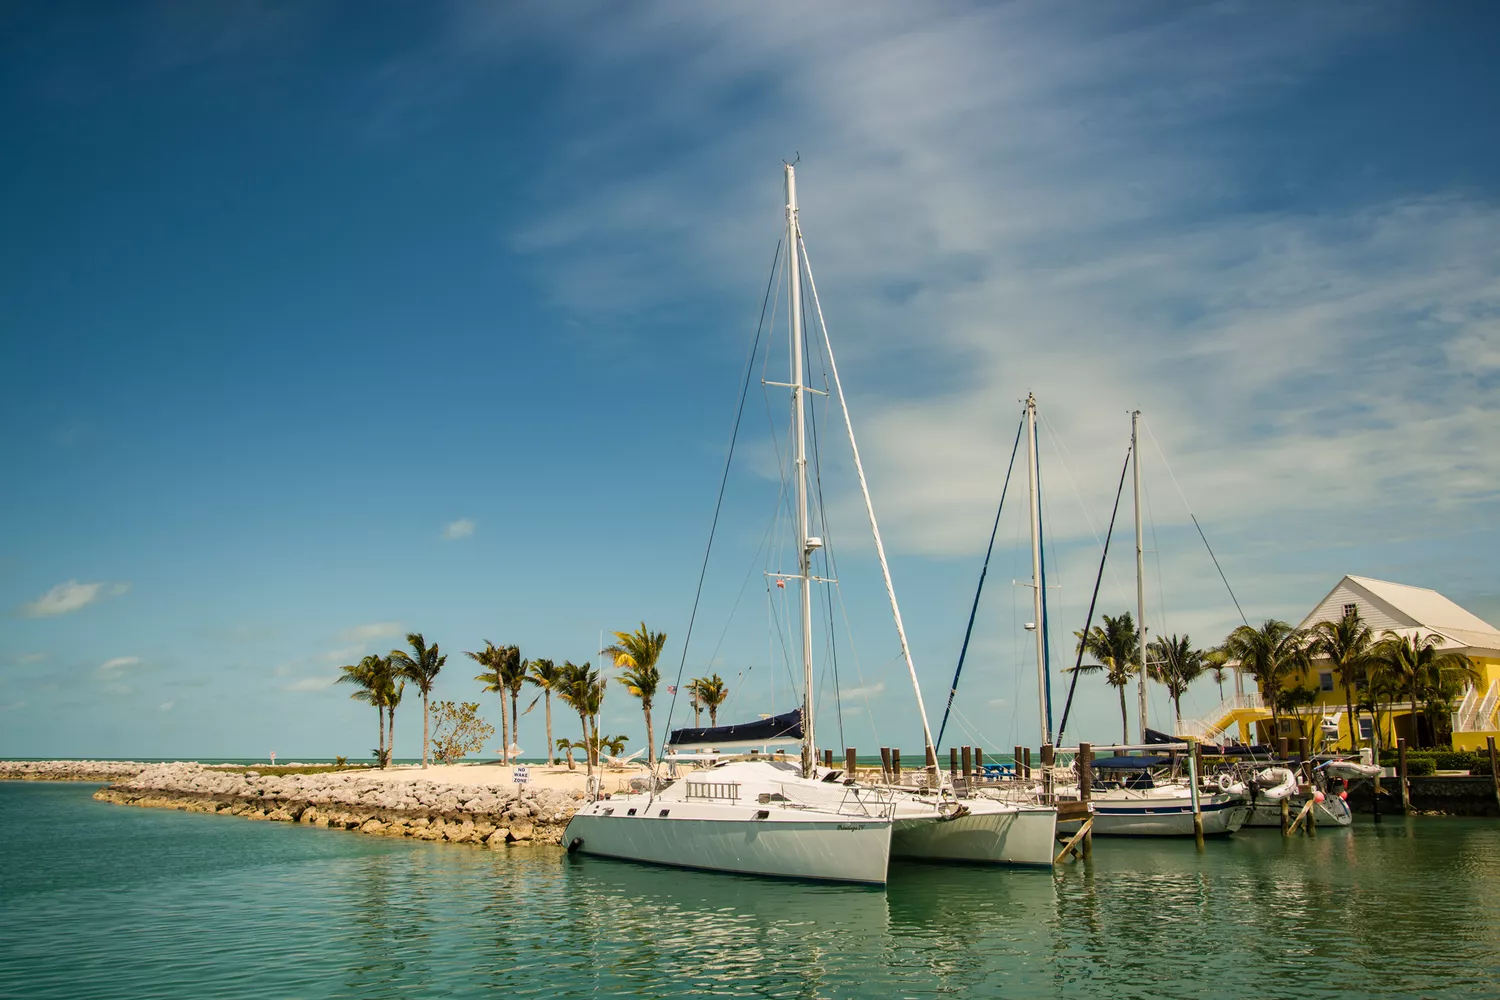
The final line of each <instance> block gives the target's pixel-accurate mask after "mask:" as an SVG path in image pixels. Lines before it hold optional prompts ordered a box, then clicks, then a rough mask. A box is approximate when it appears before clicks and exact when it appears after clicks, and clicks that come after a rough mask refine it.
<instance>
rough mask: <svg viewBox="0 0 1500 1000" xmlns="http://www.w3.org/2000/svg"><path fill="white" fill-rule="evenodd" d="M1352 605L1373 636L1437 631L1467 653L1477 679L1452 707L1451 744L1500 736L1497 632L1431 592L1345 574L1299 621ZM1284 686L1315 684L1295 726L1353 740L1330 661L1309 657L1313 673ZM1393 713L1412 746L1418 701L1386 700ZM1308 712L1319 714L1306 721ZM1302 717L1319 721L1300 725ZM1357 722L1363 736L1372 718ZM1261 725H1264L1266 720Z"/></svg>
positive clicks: (1337, 614)
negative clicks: (1313, 698) (1310, 702)
mask: <svg viewBox="0 0 1500 1000" xmlns="http://www.w3.org/2000/svg"><path fill="white" fill-rule="evenodd" d="M1350 610H1357V611H1358V612H1359V616H1360V617H1361V618H1362V619H1364V621H1365V622H1366V624H1368V625H1369V626H1370V628H1371V629H1372V630H1373V631H1374V633H1375V636H1376V638H1379V637H1380V636H1381V634H1383V633H1384V632H1385V631H1386V630H1387V629H1389V630H1391V631H1393V632H1396V633H1398V634H1401V635H1408V636H1413V637H1416V636H1425V635H1427V634H1429V633H1436V634H1437V635H1438V636H1440V637H1441V642H1440V643H1439V645H1440V648H1442V649H1444V650H1449V651H1452V652H1456V653H1463V654H1464V655H1466V656H1468V657H1469V658H1470V659H1471V660H1472V661H1473V662H1474V666H1475V668H1476V669H1477V670H1478V671H1479V676H1480V681H1479V683H1478V684H1477V685H1473V686H1471V687H1469V688H1468V690H1467V691H1465V693H1464V696H1463V699H1462V700H1461V701H1460V703H1459V705H1458V709H1457V711H1455V712H1454V713H1453V748H1454V749H1455V750H1474V749H1478V748H1480V747H1483V746H1484V745H1485V737H1487V736H1495V737H1497V738H1500V724H1497V722H1496V718H1495V714H1496V708H1497V707H1500V706H1497V700H1500V630H1497V629H1496V628H1495V627H1494V626H1493V625H1491V624H1489V623H1488V622H1486V621H1484V620H1483V619H1481V618H1478V617H1476V616H1475V615H1473V614H1471V613H1469V612H1468V611H1465V610H1464V609H1463V608H1461V607H1459V606H1458V605H1457V604H1454V603H1453V602H1452V601H1450V600H1448V598H1446V597H1444V596H1443V595H1442V594H1439V593H1438V592H1437V591H1435V590H1428V589H1427V588H1425V587H1411V586H1407V585H1406V584H1403V583H1390V582H1389V581H1386V580H1372V579H1370V578H1368V577H1363V576H1346V577H1344V578H1343V579H1342V580H1340V581H1339V583H1338V586H1336V587H1334V588H1333V590H1331V591H1329V593H1328V596H1327V597H1325V598H1323V600H1321V601H1320V602H1318V606H1317V607H1315V608H1313V610H1312V613H1311V614H1309V615H1308V616H1307V617H1306V618H1304V619H1302V622H1301V624H1300V625H1299V626H1298V627H1299V628H1304V629H1307V628H1312V627H1313V626H1314V625H1316V624H1317V623H1318V622H1325V621H1338V620H1340V619H1341V618H1343V617H1344V615H1346V614H1348V613H1349V611H1350ZM1288 686H1289V687H1304V688H1305V687H1312V688H1315V689H1316V690H1317V692H1318V694H1317V700H1316V701H1315V702H1314V703H1313V705H1312V706H1311V707H1309V708H1306V709H1302V710H1300V711H1299V714H1300V715H1302V716H1303V717H1304V718H1303V719H1299V720H1298V722H1297V723H1293V725H1294V726H1298V728H1307V729H1309V730H1311V731H1312V732H1313V733H1321V735H1322V736H1324V737H1333V736H1334V734H1335V732H1336V733H1337V737H1336V742H1337V744H1338V745H1340V746H1345V747H1347V746H1352V745H1353V744H1352V743H1351V741H1350V736H1351V733H1350V720H1348V719H1347V718H1346V717H1345V716H1346V715H1347V711H1346V709H1345V707H1344V706H1345V700H1344V689H1343V687H1342V686H1341V685H1339V683H1338V679H1337V678H1336V677H1335V676H1334V673H1333V670H1332V669H1331V667H1329V666H1328V665H1327V664H1326V663H1319V662H1317V661H1314V664H1313V667H1312V669H1311V670H1310V671H1307V672H1305V673H1302V674H1300V675H1298V676H1295V677H1293V678H1291V679H1290V681H1289V682H1288ZM1354 701H1355V704H1356V705H1358V703H1359V692H1355V697H1354ZM1391 714H1392V716H1393V721H1394V724H1395V730H1396V735H1397V736H1399V737H1405V738H1406V740H1407V742H1409V743H1411V744H1413V745H1415V744H1416V742H1417V738H1416V737H1417V726H1418V721H1419V720H1418V716H1420V714H1421V707H1420V706H1414V705H1412V704H1411V702H1409V701H1407V702H1396V703H1395V704H1394V705H1393V706H1391ZM1308 715H1315V716H1317V718H1316V720H1310V719H1306V717H1307V716H1308ZM1304 720H1305V721H1309V722H1313V721H1315V723H1316V724H1315V725H1311V726H1302V725H1300V724H1301V723H1302V722H1303V721H1304ZM1357 724H1358V726H1359V738H1360V739H1361V740H1364V741H1368V740H1369V739H1370V736H1371V732H1370V730H1371V725H1372V721H1371V719H1370V717H1369V716H1368V715H1366V716H1364V717H1362V718H1360V719H1359V720H1358V723H1357ZM1264 728H1266V729H1267V730H1268V729H1269V724H1266V725H1265V726H1264ZM1268 735H1269V733H1268ZM1282 735H1286V734H1285V733H1283V734H1282ZM1292 735H1301V734H1300V733H1293V734H1292Z"/></svg>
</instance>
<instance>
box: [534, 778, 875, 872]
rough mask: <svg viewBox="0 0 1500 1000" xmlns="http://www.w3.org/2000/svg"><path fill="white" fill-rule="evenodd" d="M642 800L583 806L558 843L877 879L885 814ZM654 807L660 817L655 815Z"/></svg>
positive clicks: (666, 861)
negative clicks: (816, 813) (811, 813)
mask: <svg viewBox="0 0 1500 1000" xmlns="http://www.w3.org/2000/svg"><path fill="white" fill-rule="evenodd" d="M647 802H648V799H647V797H646V796H639V797H635V796H631V797H616V798H613V799H609V800H604V801H601V802H595V803H591V804H590V805H588V806H586V807H585V808H583V809H581V810H579V811H578V813H576V814H575V815H574V816H573V818H572V820H570V821H569V823H568V827H567V829H566V830H565V831H564V832H563V843H564V844H565V845H567V846H568V848H569V849H570V850H576V851H577V852H578V853H581V854H590V855H596V856H598V857H605V858H618V859H621V860H626V861H644V862H648V863H650V864H658V865H671V866H673V867H677V868H698V869H704V870H708V871H722V872H735V873H738V874H743V875H763V876H772V877H777V878H795V879H810V880H816V881H821V882H853V883H859V884H863V885H884V884H885V881H886V867H887V864H888V862H889V860H890V849H891V821H890V820H889V819H885V818H864V817H850V816H835V815H827V814H824V815H822V816H817V817H816V818H813V817H812V816H809V815H808V813H807V812H806V811H801V810H781V809H770V810H764V809H762V810H757V809H754V808H751V807H746V806H743V805H733V806H730V805H714V804H707V803H705V804H699V803H679V802H672V803H669V802H663V801H661V800H660V799H656V800H654V801H652V802H651V803H650V805H649V806H648V805H647ZM632 808H634V809H636V815H634V816H631V815H629V811H630V809H632ZM662 810H666V811H667V812H668V815H667V816H661V815H660V813H661V812H662ZM798 812H801V813H802V815H800V816H798V815H796V813H798ZM784 813H785V814H787V815H782V814H784ZM762 814H764V818H759V819H757V818H756V816H757V815H762Z"/></svg>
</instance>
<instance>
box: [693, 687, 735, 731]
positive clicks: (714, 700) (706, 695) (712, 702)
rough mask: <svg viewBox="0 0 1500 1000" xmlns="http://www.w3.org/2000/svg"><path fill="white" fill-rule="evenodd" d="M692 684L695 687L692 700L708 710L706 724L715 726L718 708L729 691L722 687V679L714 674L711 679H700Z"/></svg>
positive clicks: (717, 722)
mask: <svg viewBox="0 0 1500 1000" xmlns="http://www.w3.org/2000/svg"><path fill="white" fill-rule="evenodd" d="M693 684H694V685H695V687H694V689H693V700H694V701H695V702H697V703H700V704H702V706H703V707H704V708H706V709H708V724H709V725H710V726H717V725H718V724H719V706H720V705H722V704H724V700H725V699H726V698H728V697H729V689H728V688H727V687H725V686H724V678H722V677H720V676H719V675H718V674H714V675H713V676H712V677H700V678H698V679H697V680H695V681H694V682H693ZM695 725H696V723H695Z"/></svg>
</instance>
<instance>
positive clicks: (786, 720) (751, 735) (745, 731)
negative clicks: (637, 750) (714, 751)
mask: <svg viewBox="0 0 1500 1000" xmlns="http://www.w3.org/2000/svg"><path fill="white" fill-rule="evenodd" d="M800 739H802V709H800V708H799V709H795V710H793V711H790V712H787V713H785V714H784V715H773V716H771V717H770V718H769V719H756V720H755V721H754V722H742V723H740V724H738V725H734V726H710V727H706V728H703V729H674V730H672V738H671V739H670V740H668V741H667V743H668V744H669V745H670V746H674V747H683V746H705V747H722V746H729V745H738V746H755V745H759V744H762V743H791V742H795V741H797V740H800Z"/></svg>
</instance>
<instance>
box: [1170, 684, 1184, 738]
mask: <svg viewBox="0 0 1500 1000" xmlns="http://www.w3.org/2000/svg"><path fill="white" fill-rule="evenodd" d="M1172 715H1173V717H1174V718H1176V720H1177V733H1180V732H1182V695H1181V694H1179V693H1178V692H1176V691H1174V692H1172ZM1177 733H1173V734H1172V735H1173V736H1176V735H1177Z"/></svg>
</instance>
